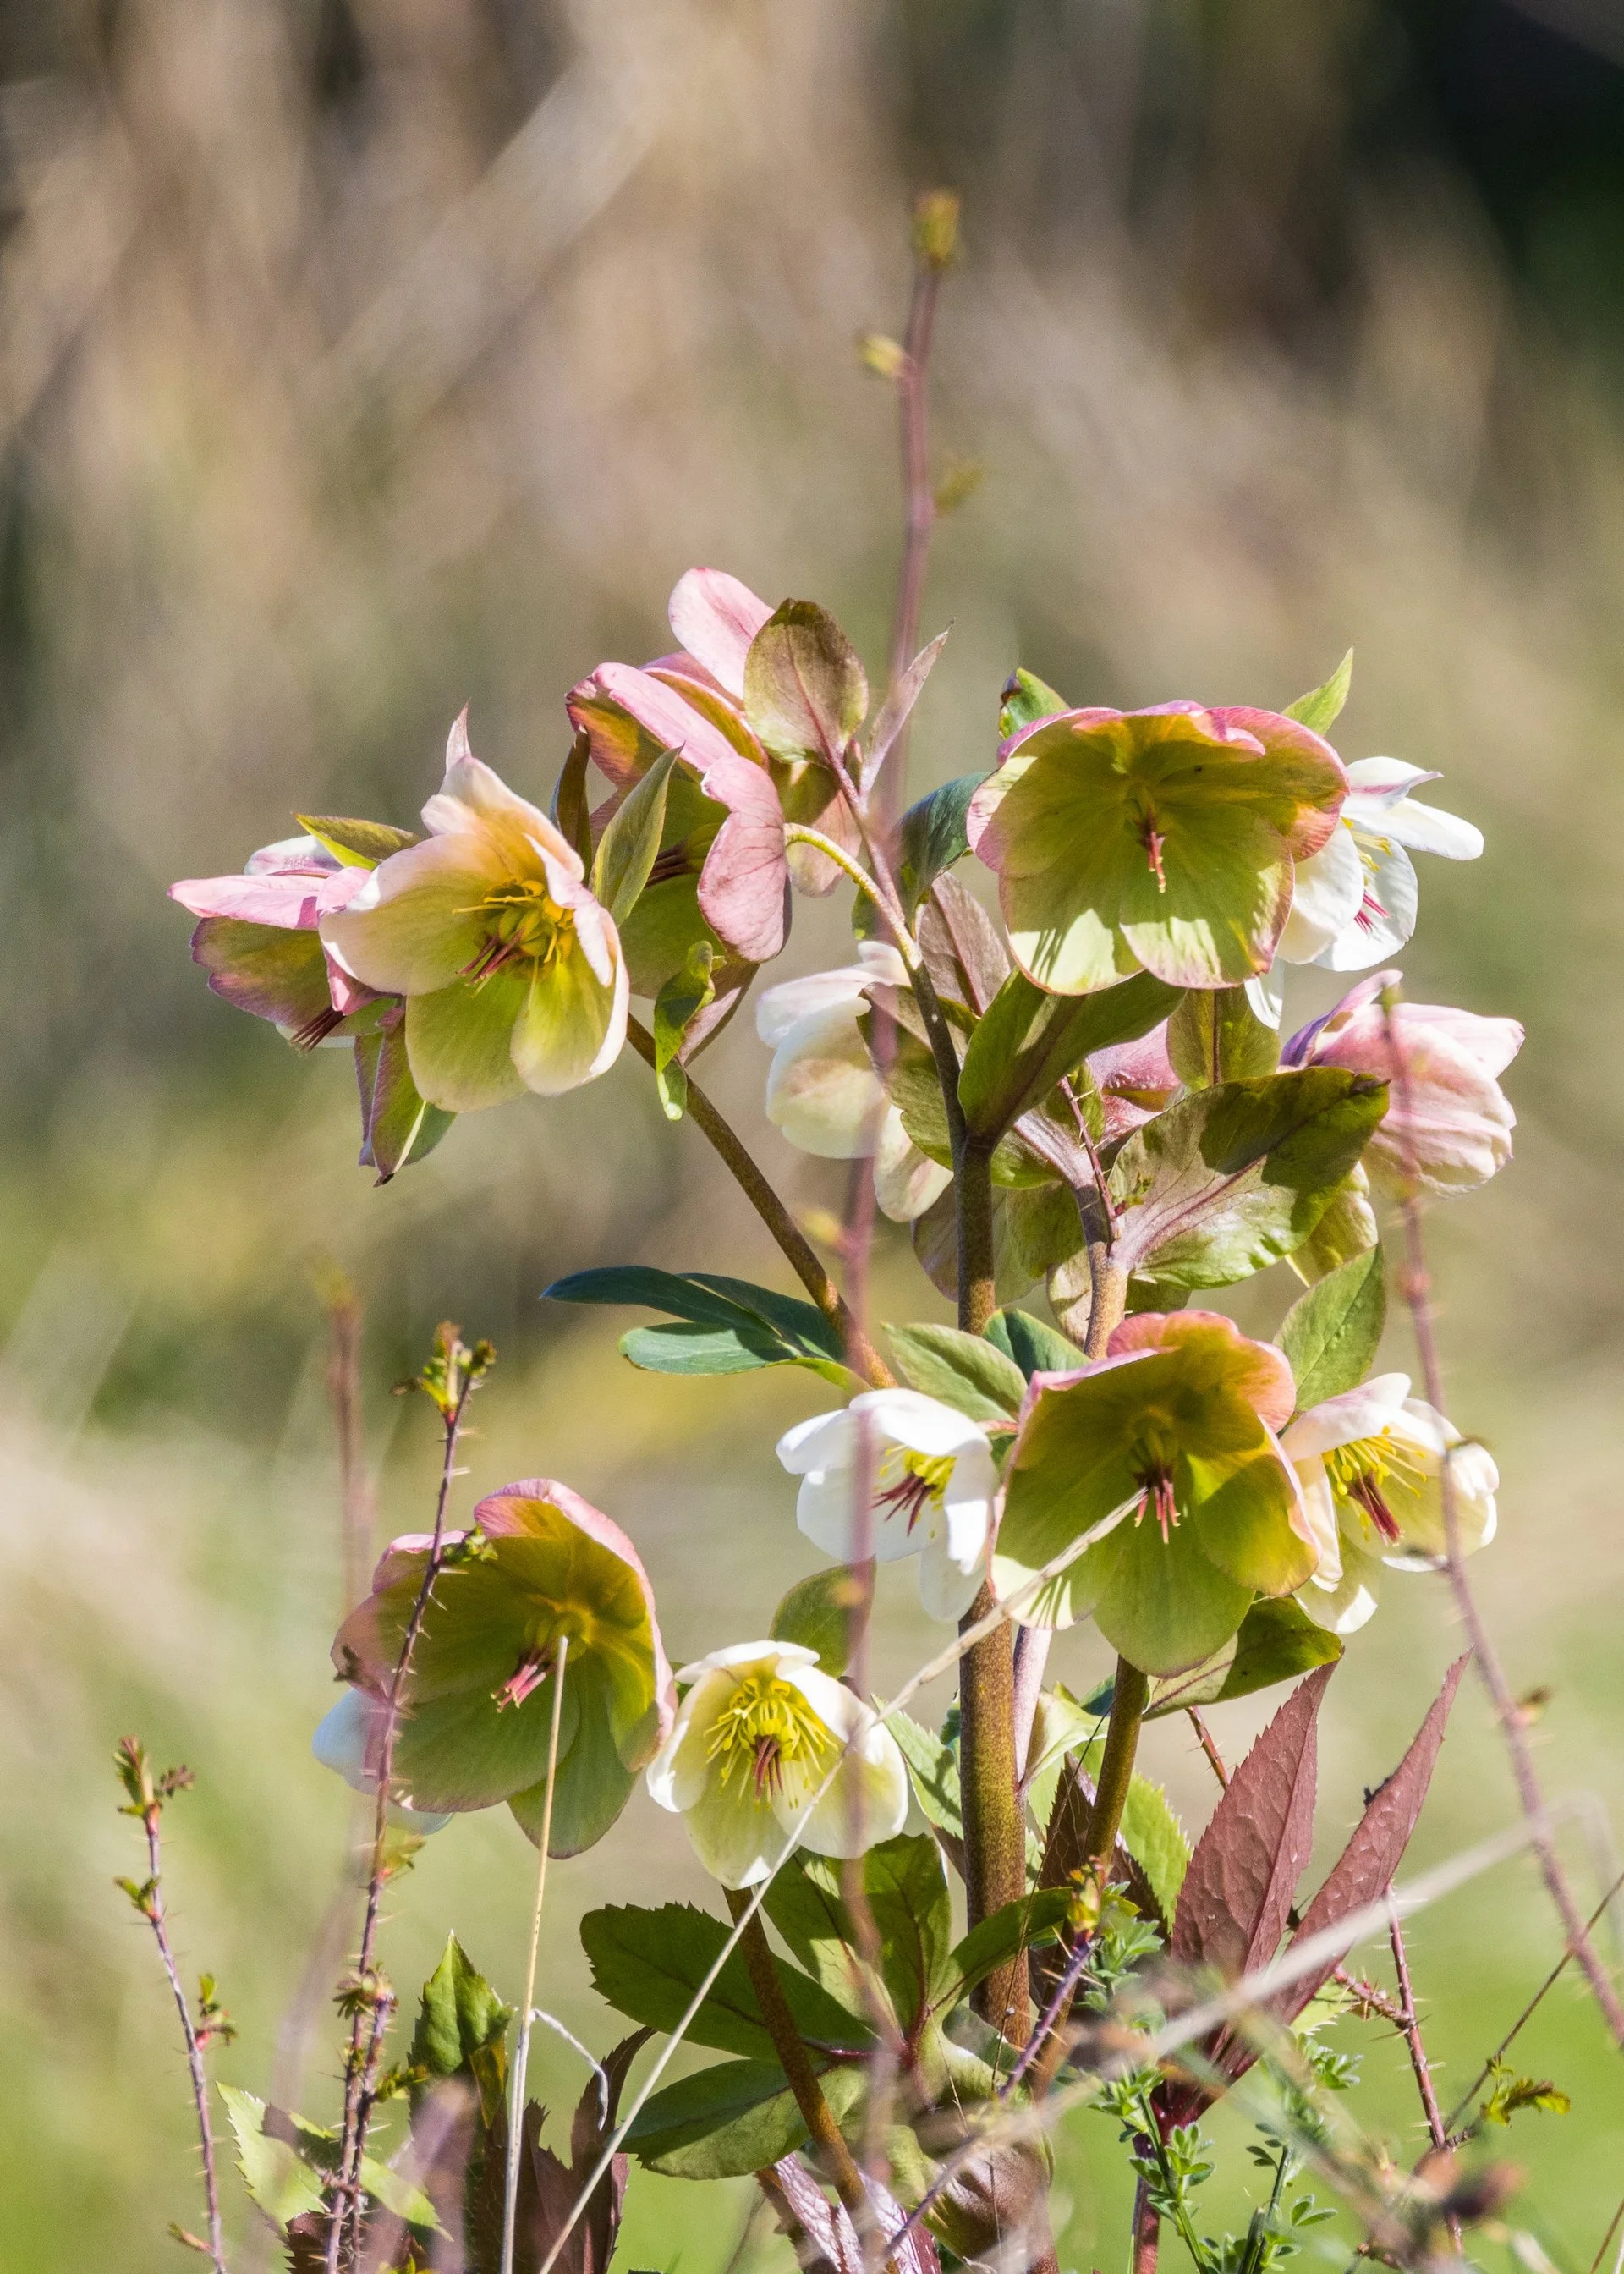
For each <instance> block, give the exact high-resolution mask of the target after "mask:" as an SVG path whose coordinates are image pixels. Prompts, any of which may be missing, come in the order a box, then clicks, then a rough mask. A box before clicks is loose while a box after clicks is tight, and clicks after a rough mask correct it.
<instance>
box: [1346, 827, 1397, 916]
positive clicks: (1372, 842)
mask: <svg viewBox="0 0 1624 2274" xmlns="http://www.w3.org/2000/svg"><path fill="white" fill-rule="evenodd" d="M1349 826H1350V829H1352V825H1351V823H1350V825H1349ZM1352 835H1353V841H1354V843H1355V845H1356V846H1357V847H1358V852H1359V865H1360V867H1361V868H1362V869H1363V870H1364V871H1365V897H1364V899H1363V900H1361V901H1360V902H1359V905H1358V907H1357V909H1356V910H1355V911H1354V917H1353V920H1354V922H1355V923H1356V924H1357V925H1358V927H1359V929H1360V930H1361V931H1374V930H1375V929H1376V919H1377V917H1378V916H1380V918H1381V920H1382V922H1384V923H1385V922H1387V921H1388V912H1387V909H1386V908H1385V907H1383V906H1382V904H1381V902H1380V900H1378V899H1377V897H1376V892H1375V889H1374V888H1375V883H1376V855H1377V854H1378V853H1387V852H1390V851H1391V850H1392V847H1390V846H1389V845H1388V843H1387V839H1386V838H1385V837H1365V836H1363V835H1362V834H1361V833H1360V832H1359V831H1358V830H1357V829H1352Z"/></svg>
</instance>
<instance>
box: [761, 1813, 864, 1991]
mask: <svg viewBox="0 0 1624 2274" xmlns="http://www.w3.org/2000/svg"><path fill="white" fill-rule="evenodd" d="M824 1861H825V1859H824V1858H823V1856H811V1855H808V1852H807V1850H806V1849H804V1848H798V1849H796V1851H795V1853H794V1854H793V1856H791V1857H790V1858H789V1860H788V1862H787V1863H786V1864H784V1866H783V1867H782V1869H781V1870H780V1871H778V1872H777V1873H776V1874H775V1876H774V1878H773V1879H772V1880H771V1883H770V1884H769V1886H768V1888H767V1892H766V1894H765V1895H764V1897H763V1901H762V1909H763V1910H764V1911H765V1912H766V1914H767V1916H768V1917H769V1918H770V1919H771V1922H772V1924H773V1925H774V1926H775V1927H776V1928H777V1929H778V1932H779V1933H780V1934H781V1935H782V1936H783V1938H784V1940H785V1942H786V1944H787V1945H788V1946H789V1949H790V1951H791V1952H792V1953H793V1956H794V1958H795V1961H796V1962H797V1964H799V1965H800V1966H801V1967H802V1968H803V1969H805V1971H806V1972H807V1973H808V1974H809V1975H810V1976H811V1977H812V1979H813V1980H814V1981H815V1982H817V1983H820V1984H822V1985H823V1988H824V1989H825V1990H827V1991H828V1992H829V1994H830V1996H831V1998H833V1999H836V2001H837V2002H838V2003H839V2004H841V2005H843V2006H847V2007H851V2008H852V2009H853V2011H855V2010H856V2008H857V2007H858V2005H859V2003H860V2002H861V1989H860V1979H861V1965H862V1962H861V1959H860V1958H859V1956H858V1953H857V1937H856V1934H855V1932H854V1931H853V1926H852V1922H851V1919H850V1916H848V1914H847V1911H846V1901H845V1898H844V1896H843V1895H842V1894H841V1888H840V1877H839V1871H840V1867H839V1865H838V1864H836V1865H835V1866H834V1867H833V1869H832V1871H831V1870H829V1869H827V1868H823V1866H824Z"/></svg>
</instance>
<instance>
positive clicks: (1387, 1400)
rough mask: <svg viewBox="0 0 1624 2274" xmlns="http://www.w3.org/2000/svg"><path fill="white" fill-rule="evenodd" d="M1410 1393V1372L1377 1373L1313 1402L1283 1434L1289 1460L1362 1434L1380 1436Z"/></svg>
mask: <svg viewBox="0 0 1624 2274" xmlns="http://www.w3.org/2000/svg"><path fill="white" fill-rule="evenodd" d="M1409 1395H1410V1376H1409V1375H1408V1374H1372V1376H1371V1378H1370V1380H1369V1381H1368V1382H1361V1383H1360V1384H1359V1386H1358V1387H1357V1389H1344V1390H1342V1392H1341V1394H1340V1395H1339V1396H1337V1397H1327V1398H1324V1399H1322V1400H1321V1402H1320V1403H1319V1404H1318V1405H1311V1406H1310V1407H1309V1409H1308V1411H1307V1412H1306V1413H1299V1414H1298V1415H1297V1419H1296V1420H1295V1421H1293V1422H1292V1423H1291V1424H1290V1426H1289V1427H1288V1428H1287V1429H1285V1430H1284V1431H1283V1432H1282V1435H1281V1440H1280V1443H1281V1449H1282V1452H1283V1453H1284V1454H1285V1456H1286V1457H1287V1459H1288V1460H1292V1461H1308V1460H1312V1459H1313V1458H1314V1457H1316V1456H1317V1455H1319V1454H1321V1453H1330V1452H1334V1451H1335V1449H1336V1448H1337V1447H1338V1446H1339V1445H1351V1444H1354V1443H1355V1442H1357V1440H1358V1439H1359V1438H1361V1437H1380V1434H1381V1433H1382V1431H1383V1430H1384V1429H1385V1428H1386V1427H1387V1424H1388V1423H1389V1422H1390V1421H1391V1420H1392V1419H1393V1417H1394V1415H1395V1413H1397V1412H1399V1411H1400V1409H1401V1408H1402V1405H1403V1403H1404V1400H1405V1399H1406V1398H1407V1397H1409Z"/></svg>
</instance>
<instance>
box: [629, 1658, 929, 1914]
mask: <svg viewBox="0 0 1624 2274" xmlns="http://www.w3.org/2000/svg"><path fill="white" fill-rule="evenodd" d="M677 1682H678V1684H679V1686H680V1687H681V1686H686V1685H688V1684H689V1683H691V1684H692V1687H691V1688H690V1689H688V1695H687V1696H686V1697H685V1698H683V1700H682V1703H681V1705H680V1706H679V1707H678V1709H677V1718H676V1721H675V1722H674V1723H673V1726H672V1731H671V1735H670V1736H669V1737H667V1738H666V1740H665V1743H664V1744H663V1745H662V1746H661V1748H660V1750H659V1751H658V1753H657V1754H656V1755H655V1757H654V1758H653V1759H652V1760H651V1761H650V1763H649V1766H648V1769H647V1771H646V1772H645V1773H646V1775H647V1778H648V1786H649V1791H650V1795H651V1796H652V1797H653V1798H654V1799H655V1800H657V1801H658V1803H659V1804H660V1806H661V1807H662V1808H669V1809H670V1810H672V1811H673V1813H674V1814H676V1815H680V1816H681V1817H682V1818H684V1819H685V1820H686V1822H687V1825H688V1838H689V1839H690V1840H691V1841H693V1843H694V1852H695V1855H696V1856H698V1858H699V1860H700V1862H701V1863H702V1864H703V1865H704V1867H705V1869H706V1871H709V1872H710V1873H711V1877H712V1878H713V1879H719V1880H720V1881H721V1883H722V1885H723V1886H725V1887H753V1886H755V1885H756V1882H757V1880H760V1879H766V1878H767V1877H768V1876H769V1874H770V1873H771V1871H772V1870H773V1869H774V1867H775V1865H776V1864H778V1858H779V1857H780V1856H782V1855H783V1853H784V1851H785V1849H786V1846H787V1845H788V1842H789V1839H790V1836H791V1835H792V1834H795V1835H797V1837H798V1839H799V1841H800V1844H801V1846H802V1847H805V1848H809V1849H811V1850H812V1852H813V1853H814V1855H816V1856H861V1854H863V1852H864V1850H865V1849H868V1848H871V1847H873V1846H874V1845H875V1843H876V1841H881V1840H891V1839H893V1838H894V1837H895V1836H896V1834H898V1832H900V1831H901V1829H902V1826H903V1821H904V1819H905V1818H906V1815H907V1812H908V1778H907V1771H906V1768H905V1767H904V1766H903V1761H902V1755H901V1754H900V1752H898V1750H897V1741H896V1739H895V1738H894V1737H893V1736H891V1732H890V1730H889V1729H887V1728H886V1727H885V1725H884V1724H883V1721H880V1720H879V1719H878V1717H877V1716H876V1713H874V1711H873V1709H872V1708H871V1707H869V1706H865V1705H864V1704H863V1702H862V1700H861V1698H859V1697H857V1696H855V1695H854V1693H853V1691H851V1690H847V1689H846V1687H845V1685H844V1684H843V1683H838V1682H837V1681H835V1680H834V1678H833V1676H832V1675H827V1674H823V1673H822V1672H820V1671H819V1668H818V1664H817V1653H816V1652H815V1651H810V1650H806V1649H803V1648H802V1646H801V1645H800V1644H799V1643H789V1642H741V1643H735V1644H733V1646H732V1648H731V1649H728V1650H714V1651H712V1652H711V1655H710V1657H709V1658H699V1659H695V1661H694V1663H693V1665H692V1666H685V1667H683V1668H680V1671H679V1672H678V1675H677ZM848 1743H849V1750H845V1749H846V1748H847V1746H848ZM837 1764H838V1766H837ZM831 1769H832V1770H833V1772H834V1773H833V1776H832V1778H831V1776H830V1772H831ZM826 1780H827V1781H828V1790H827V1791H826V1792H823V1793H822V1795H821V1796H819V1788H820V1787H821V1786H823V1783H824V1782H825V1781H826Z"/></svg>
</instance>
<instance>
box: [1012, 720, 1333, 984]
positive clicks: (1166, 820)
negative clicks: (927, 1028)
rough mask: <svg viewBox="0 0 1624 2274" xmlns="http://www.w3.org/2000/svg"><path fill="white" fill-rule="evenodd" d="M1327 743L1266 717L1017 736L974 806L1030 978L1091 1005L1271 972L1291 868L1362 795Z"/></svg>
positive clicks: (1016, 949)
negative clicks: (1127, 994) (1101, 994)
mask: <svg viewBox="0 0 1624 2274" xmlns="http://www.w3.org/2000/svg"><path fill="white" fill-rule="evenodd" d="M1347 787H1348V784H1347V777H1346V775H1345V774H1344V772H1343V771H1342V762H1341V760H1340V759H1339V758H1338V757H1337V756H1336V753H1335V751H1334V750H1333V749H1331V748H1330V746H1329V744H1328V743H1327V742H1322V741H1321V740H1320V738H1319V735H1317V734H1312V733H1311V732H1310V731H1309V729H1308V728H1307V727H1301V726H1298V725H1297V723H1296V721H1295V720H1293V719H1282V718H1279V717H1276V715H1275V714H1274V712H1268V711H1244V710H1227V711H1224V710H1221V711H1207V710H1203V709H1202V708H1201V707H1200V706H1199V704H1193V703H1171V704H1162V705H1160V706H1159V707H1157V708H1156V709H1154V710H1149V711H1130V712H1121V711H1106V710H1084V711H1069V712H1063V713H1061V715H1060V716H1059V717H1057V718H1051V719H1041V720H1040V721H1039V722H1038V723H1037V724H1035V725H1034V726H1030V727H1025V728H1023V729H1022V730H1021V731H1020V732H1019V734H1014V735H1011V738H1010V740H1009V741H1008V742H1005V743H1004V747H1003V749H1002V751H1001V752H1000V757H999V764H998V767H997V770H996V772H994V773H993V774H991V775H990V776H989V779H987V780H986V781H985V782H983V783H982V785H981V788H980V789H978V790H977V791H976V793H975V795H974V798H973V799H972V801H971V803H970V809H969V817H968V822H967V828H968V833H969V838H970V842H971V844H972V845H973V846H974V849H975V851H976V852H977V854H978V855H980V857H981V859H982V860H983V861H984V862H986V863H987V864H988V866H989V868H991V869H993V870H996V872H997V876H998V897H999V902H1000V905H1001V907H1002V908H1003V911H1004V922H1005V924H1006V925H1007V927H1008V930H1009V934H1010V945H1011V951H1012V953H1013V954H1014V957H1015V960H1016V961H1017V962H1018V963H1019V966H1020V968H1021V969H1022V970H1023V971H1025V972H1026V975H1027V976H1028V977H1029V978H1031V979H1033V980H1034V981H1035V982H1036V983H1037V984H1038V985H1039V986H1040V987H1046V988H1049V990H1052V991H1053V992H1055V993H1057V994H1062V995H1082V994H1087V993H1089V992H1090V991H1091V990H1094V989H1095V988H1099V987H1109V985H1111V983H1113V981H1115V980H1118V979H1122V978H1124V977H1126V976H1127V975H1129V974H1130V973H1132V972H1134V971H1137V970H1139V968H1141V967H1142V968H1145V969H1147V970H1150V971H1154V972H1155V973H1156V975H1157V976H1158V977H1159V978H1162V979H1164V980H1166V981H1167V982H1168V983H1169V984H1170V985H1172V986H1176V987H1229V986H1235V985H1237V984H1239V983H1242V982H1243V981H1245V980H1247V979H1250V978H1251V977H1252V975H1254V973H1258V972H1262V971H1266V970H1267V968H1268V966H1269V962H1270V960H1271V959H1272V957H1273V955H1274V947H1275V943H1276V942H1277V940H1278V939H1279V937H1280V932H1281V928H1282V925H1283V924H1284V922H1285V921H1286V916H1287V914H1288V911H1289V908H1290V905H1291V887H1292V870H1293V863H1294V862H1297V861H1299V860H1306V859H1308V858H1309V857H1310V856H1311V855H1313V854H1315V853H1318V852H1319V850H1320V849H1321V848H1322V847H1323V846H1324V845H1325V844H1326V842H1327V839H1328V838H1329V837H1330V835H1331V833H1332V832H1333V831H1334V829H1335V826H1336V822H1337V816H1338V813H1339V811H1340V809H1341V806H1342V799H1343V797H1344V795H1345V794H1346V792H1347Z"/></svg>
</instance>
